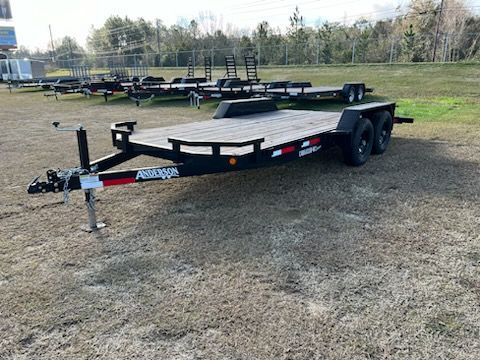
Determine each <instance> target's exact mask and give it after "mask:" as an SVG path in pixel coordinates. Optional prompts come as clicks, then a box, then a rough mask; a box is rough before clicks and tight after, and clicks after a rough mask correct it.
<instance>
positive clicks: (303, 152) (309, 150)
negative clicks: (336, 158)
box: [298, 145, 322, 157]
mask: <svg viewBox="0 0 480 360" xmlns="http://www.w3.org/2000/svg"><path fill="white" fill-rule="evenodd" d="M321 147H322V146H321V145H319V146H311V147H309V148H306V149H303V150H300V151H299V153H298V157H302V156H305V155H310V154H312V153H314V152H317V151H318V150H320V148H321Z"/></svg>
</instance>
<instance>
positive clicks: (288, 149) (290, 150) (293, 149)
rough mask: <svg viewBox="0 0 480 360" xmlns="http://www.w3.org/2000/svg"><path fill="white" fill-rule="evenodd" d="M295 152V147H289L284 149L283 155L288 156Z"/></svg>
mask: <svg viewBox="0 0 480 360" xmlns="http://www.w3.org/2000/svg"><path fill="white" fill-rule="evenodd" d="M294 151H295V146H287V147H286V148H283V149H282V155H283V154H288V153H291V152H294Z"/></svg>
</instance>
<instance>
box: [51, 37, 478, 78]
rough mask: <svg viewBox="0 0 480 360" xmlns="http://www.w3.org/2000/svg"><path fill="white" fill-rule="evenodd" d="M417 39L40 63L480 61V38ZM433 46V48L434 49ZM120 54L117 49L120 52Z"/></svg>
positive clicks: (65, 65) (66, 65) (89, 57)
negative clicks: (248, 59)
mask: <svg viewBox="0 0 480 360" xmlns="http://www.w3.org/2000/svg"><path fill="white" fill-rule="evenodd" d="M436 39H437V41H436V45H435V35H434V34H421V35H416V37H415V39H413V40H414V41H411V42H408V41H406V40H405V38H404V37H388V36H384V37H378V36H377V37H375V38H373V37H371V36H369V37H364V38H362V37H359V38H355V39H348V38H345V39H335V41H331V40H325V39H316V40H313V41H309V42H305V43H293V42H289V43H279V44H277V45H268V46H266V45H262V44H258V45H257V46H255V47H235V46H234V47H229V48H223V49H218V48H212V49H193V50H179V51H172V52H155V53H153V52H152V53H132V54H118V55H96V54H85V55H84V56H82V57H76V58H73V57H72V58H69V57H68V56H67V57H66V58H65V57H62V58H60V57H57V58H54V59H53V60H52V59H43V60H46V61H48V63H49V64H48V65H50V66H51V67H53V68H71V67H73V66H79V65H86V66H88V67H90V68H92V69H94V68H108V67H111V66H124V67H138V66H144V67H186V66H187V64H188V61H189V60H191V62H192V64H193V65H194V67H199V68H200V67H203V65H204V63H205V58H209V59H210V63H211V64H212V65H213V66H214V67H221V66H224V64H225V60H224V59H225V55H234V56H235V58H236V61H237V65H239V66H243V65H244V56H245V55H254V56H255V57H256V60H257V64H258V66H279V65H283V66H285V65H292V66H302V65H316V64H361V63H364V64H368V63H386V64H388V63H406V62H427V61H433V57H434V55H433V53H434V52H435V61H437V62H451V61H459V60H480V34H479V33H472V34H464V33H463V34H449V33H445V34H439V35H438V36H437V37H436ZM434 48H436V49H435V50H433V49H434ZM119 52H121V50H119Z"/></svg>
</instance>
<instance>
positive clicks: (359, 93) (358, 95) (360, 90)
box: [355, 84, 365, 101]
mask: <svg viewBox="0 0 480 360" xmlns="http://www.w3.org/2000/svg"><path fill="white" fill-rule="evenodd" d="M364 97H365V85H363V84H360V85H358V86H357V89H356V91H355V101H362V100H363V98H364Z"/></svg>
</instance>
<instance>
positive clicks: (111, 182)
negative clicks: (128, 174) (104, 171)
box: [103, 178, 135, 186]
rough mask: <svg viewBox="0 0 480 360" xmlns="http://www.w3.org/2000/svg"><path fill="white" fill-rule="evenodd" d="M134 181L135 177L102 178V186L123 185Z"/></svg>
mask: <svg viewBox="0 0 480 360" xmlns="http://www.w3.org/2000/svg"><path fill="white" fill-rule="evenodd" d="M134 182H135V178H124V179H112V180H103V186H113V185H123V184H130V183H134Z"/></svg>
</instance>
